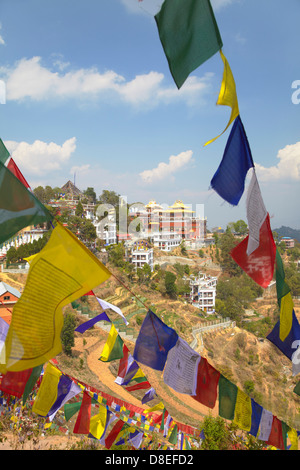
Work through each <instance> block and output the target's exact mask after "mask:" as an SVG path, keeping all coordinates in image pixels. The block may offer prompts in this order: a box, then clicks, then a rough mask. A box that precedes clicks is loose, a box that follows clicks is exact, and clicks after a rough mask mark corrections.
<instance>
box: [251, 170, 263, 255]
mask: <svg viewBox="0 0 300 470" xmlns="http://www.w3.org/2000/svg"><path fill="white" fill-rule="evenodd" d="M246 207H247V219H248V227H249V238H248V246H247V255H248V256H249V255H251V253H253V251H255V250H256V248H258V247H259V232H260V229H261V226H262V224H263V222H264V221H265V219H266V217H267V214H268V213H267V210H266V208H265V205H264V201H263V199H262V195H261V192H260V188H259V184H258V181H257V177H256V173H255V169H254V168H253V169H252V178H251V181H250V184H249V188H248V194H247V201H246Z"/></svg>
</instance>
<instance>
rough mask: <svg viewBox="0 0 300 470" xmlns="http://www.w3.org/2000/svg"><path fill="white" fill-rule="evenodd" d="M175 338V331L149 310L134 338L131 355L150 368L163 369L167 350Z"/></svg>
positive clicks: (170, 347) (173, 344) (172, 344)
mask: <svg viewBox="0 0 300 470" xmlns="http://www.w3.org/2000/svg"><path fill="white" fill-rule="evenodd" d="M177 340H178V334H177V333H176V331H175V330H173V329H172V328H170V327H169V326H167V325H165V323H163V322H162V321H161V320H160V318H158V317H157V316H156V315H155V314H154V313H153V312H152V311H151V310H149V311H148V312H147V315H146V317H145V319H144V321H143V323H142V326H141V328H140V331H139V335H138V337H137V339H136V343H135V348H134V353H133V357H134V359H135V360H136V361H137V362H140V363H141V364H144V365H146V366H148V367H150V368H151V369H155V370H163V369H164V367H165V363H166V360H167V356H168V352H169V351H170V349H172V348H173V347H174V346H175V344H176V342H177Z"/></svg>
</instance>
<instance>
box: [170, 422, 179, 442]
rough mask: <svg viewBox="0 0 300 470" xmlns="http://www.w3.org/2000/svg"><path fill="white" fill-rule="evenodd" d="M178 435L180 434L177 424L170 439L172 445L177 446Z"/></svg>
mask: <svg viewBox="0 0 300 470" xmlns="http://www.w3.org/2000/svg"><path fill="white" fill-rule="evenodd" d="M177 434H178V426H177V424H175V426H174V427H173V429H172V432H171V434H170V437H169V442H170V444H174V445H175V444H177Z"/></svg>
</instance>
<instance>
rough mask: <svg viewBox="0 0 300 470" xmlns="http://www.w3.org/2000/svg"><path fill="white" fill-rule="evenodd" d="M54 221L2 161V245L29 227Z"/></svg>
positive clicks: (0, 223) (0, 218) (0, 176)
mask: <svg viewBox="0 0 300 470" xmlns="http://www.w3.org/2000/svg"><path fill="white" fill-rule="evenodd" d="M52 219H53V217H52V215H51V214H50V212H48V210H47V209H46V208H45V207H44V206H43V204H42V203H41V202H40V201H39V200H38V199H37V198H36V197H35V196H34V195H33V194H32V193H31V192H30V191H29V190H28V189H27V188H25V186H24V185H23V184H22V183H21V181H20V180H19V179H18V178H17V177H16V176H15V175H14V174H13V173H11V171H9V170H8V169H7V168H6V166H5V165H4V164H3V163H2V162H1V161H0V243H3V242H4V241H6V240H9V239H10V238H11V237H12V236H13V235H15V234H16V233H17V232H19V231H20V230H21V229H22V228H24V227H27V226H28V225H37V224H39V223H41V222H46V221H51V220H52Z"/></svg>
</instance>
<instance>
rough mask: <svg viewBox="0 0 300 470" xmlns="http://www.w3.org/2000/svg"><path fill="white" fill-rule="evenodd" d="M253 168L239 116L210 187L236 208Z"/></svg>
mask: <svg viewBox="0 0 300 470" xmlns="http://www.w3.org/2000/svg"><path fill="white" fill-rule="evenodd" d="M253 166H254V163H253V159H252V154H251V150H250V146H249V142H248V139H247V136H246V132H245V129H244V126H243V123H242V120H241V118H240V116H238V117H237V118H236V119H235V121H234V123H233V126H232V129H231V132H230V134H229V138H228V140H227V144H226V147H225V150H224V154H223V158H222V160H221V163H220V165H219V167H218V169H217V171H216V172H215V174H214V176H213V178H212V180H211V183H210V184H211V187H212V188H213V189H214V191H216V192H217V193H218V194H219V196H221V197H222V198H223V199H225V201H227V202H229V203H230V204H232V205H234V206H237V205H238V203H239V201H240V198H241V197H242V195H243V193H244V189H245V178H246V175H247V172H248V170H249V169H250V168H252V167H253Z"/></svg>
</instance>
